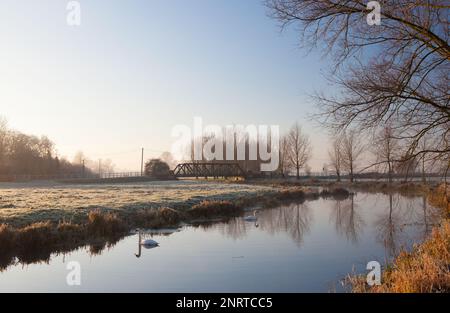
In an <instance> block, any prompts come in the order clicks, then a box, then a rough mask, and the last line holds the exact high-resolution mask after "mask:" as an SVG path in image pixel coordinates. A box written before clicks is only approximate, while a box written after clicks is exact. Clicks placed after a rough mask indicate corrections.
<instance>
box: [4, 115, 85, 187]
mask: <svg viewBox="0 0 450 313" xmlns="http://www.w3.org/2000/svg"><path fill="white" fill-rule="evenodd" d="M84 170H85V171H86V174H89V173H91V170H90V169H88V168H86V169H84ZM82 171H83V166H82V164H74V163H71V162H69V161H68V160H66V159H64V158H59V157H58V156H57V155H56V149H55V144H54V143H53V142H52V141H51V140H50V139H49V138H48V137H46V136H41V137H37V136H33V135H27V134H23V133H21V132H19V131H15V130H11V129H9V128H8V125H7V122H6V120H5V119H3V118H0V179H3V180H7V179H8V177H11V176H14V175H36V176H38V175H40V176H51V175H68V174H80V173H81V172H82Z"/></svg>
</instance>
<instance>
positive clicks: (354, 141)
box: [341, 130, 364, 182]
mask: <svg viewBox="0 0 450 313" xmlns="http://www.w3.org/2000/svg"><path fill="white" fill-rule="evenodd" d="M363 152H364V145H363V143H362V140H361V138H360V136H359V135H358V134H357V133H356V132H355V131H353V130H349V131H346V132H344V133H343V134H342V140H341V157H342V165H343V167H344V169H345V170H347V172H348V174H349V176H350V181H351V182H353V181H354V177H355V176H354V175H355V170H356V167H357V162H358V161H359V159H360V157H361V155H362V153H363Z"/></svg>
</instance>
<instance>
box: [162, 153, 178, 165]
mask: <svg viewBox="0 0 450 313" xmlns="http://www.w3.org/2000/svg"><path fill="white" fill-rule="evenodd" d="M159 159H160V160H161V161H163V162H165V163H167V165H169V167H170V168H174V167H175V166H176V165H177V161H176V160H175V159H174V158H173V156H172V153H170V152H168V151H165V152H163V153H162V154H161V155H160V157H159Z"/></svg>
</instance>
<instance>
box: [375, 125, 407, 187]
mask: <svg viewBox="0 0 450 313" xmlns="http://www.w3.org/2000/svg"><path fill="white" fill-rule="evenodd" d="M397 137H398V136H397V135H396V134H395V132H394V130H393V129H392V127H390V126H385V127H384V128H382V129H381V130H380V131H379V132H378V133H377V134H376V136H375V138H374V142H373V146H372V150H373V153H374V154H375V157H376V164H377V165H378V166H379V167H381V168H384V170H383V171H384V172H387V174H388V179H389V182H392V174H393V172H394V163H395V162H396V161H397V160H398V158H399V155H398V154H399V152H400V147H399V143H398V140H397Z"/></svg>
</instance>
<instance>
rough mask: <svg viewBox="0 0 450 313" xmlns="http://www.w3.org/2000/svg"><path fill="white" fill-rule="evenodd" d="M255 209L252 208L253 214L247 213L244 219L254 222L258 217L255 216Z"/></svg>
mask: <svg viewBox="0 0 450 313" xmlns="http://www.w3.org/2000/svg"><path fill="white" fill-rule="evenodd" d="M256 213H257V211H256V210H254V211H253V215H248V216H246V217H244V220H245V221H246V222H256V221H257V220H258V217H257V216H256Z"/></svg>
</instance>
